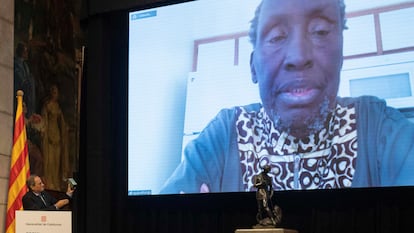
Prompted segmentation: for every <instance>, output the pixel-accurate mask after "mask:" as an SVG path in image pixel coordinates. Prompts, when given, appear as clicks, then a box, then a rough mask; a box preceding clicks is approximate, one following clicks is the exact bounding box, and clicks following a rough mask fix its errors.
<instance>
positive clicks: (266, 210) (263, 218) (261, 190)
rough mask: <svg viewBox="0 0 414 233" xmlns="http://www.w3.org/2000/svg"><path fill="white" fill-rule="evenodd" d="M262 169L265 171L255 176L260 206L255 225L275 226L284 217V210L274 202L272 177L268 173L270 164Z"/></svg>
mask: <svg viewBox="0 0 414 233" xmlns="http://www.w3.org/2000/svg"><path fill="white" fill-rule="evenodd" d="M262 169H263V171H262V172H261V173H260V174H258V175H255V176H254V178H253V181H254V187H255V188H256V189H257V191H256V200H257V207H258V212H257V215H256V219H257V222H258V224H257V225H256V226H255V227H256V228H260V227H275V226H276V225H277V224H279V223H280V221H281V219H282V210H281V209H280V207H279V206H277V205H275V206H274V205H273V203H272V196H273V188H272V179H271V178H270V176H269V175H268V173H269V172H270V166H269V165H265V166H263V168H262Z"/></svg>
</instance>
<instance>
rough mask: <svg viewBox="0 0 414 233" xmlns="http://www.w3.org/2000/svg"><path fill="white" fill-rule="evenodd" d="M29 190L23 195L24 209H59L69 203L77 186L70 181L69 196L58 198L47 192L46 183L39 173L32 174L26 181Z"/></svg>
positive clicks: (67, 193)
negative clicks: (73, 185) (74, 186)
mask: <svg viewBox="0 0 414 233" xmlns="http://www.w3.org/2000/svg"><path fill="white" fill-rule="evenodd" d="M26 185H27V187H28V188H29V191H28V192H27V193H26V194H25V195H24V196H23V199H22V201H23V209H24V210H59V209H62V208H63V207H64V206H66V205H67V204H69V200H70V199H71V198H72V195H73V192H74V191H75V188H73V187H72V186H71V185H70V184H69V183H68V189H67V191H66V196H67V198H64V199H61V200H56V198H54V197H53V196H52V195H50V194H49V193H47V192H45V191H44V190H45V184H43V182H42V179H41V178H40V177H39V176H38V175H31V176H30V177H29V178H28V179H27V182H26Z"/></svg>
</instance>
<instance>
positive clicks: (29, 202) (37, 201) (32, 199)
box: [22, 191, 57, 210]
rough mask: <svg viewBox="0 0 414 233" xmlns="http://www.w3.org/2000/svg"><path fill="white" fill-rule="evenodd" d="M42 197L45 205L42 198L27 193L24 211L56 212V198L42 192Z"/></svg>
mask: <svg viewBox="0 0 414 233" xmlns="http://www.w3.org/2000/svg"><path fill="white" fill-rule="evenodd" d="M40 195H42V196H43V199H44V200H45V202H46V205H45V203H43V201H42V199H41V198H40V196H37V195H36V194H35V193H33V192H32V191H29V192H27V193H26V194H25V195H24V196H23V198H22V201H23V209H24V210H56V207H55V206H54V204H55V203H56V202H57V200H56V198H54V197H53V196H52V195H50V194H49V193H47V192H42V193H41V194H40Z"/></svg>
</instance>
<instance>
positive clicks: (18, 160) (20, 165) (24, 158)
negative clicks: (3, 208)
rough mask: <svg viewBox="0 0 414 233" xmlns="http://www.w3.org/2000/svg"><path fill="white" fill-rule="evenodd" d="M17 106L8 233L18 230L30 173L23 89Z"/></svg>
mask: <svg viewBox="0 0 414 233" xmlns="http://www.w3.org/2000/svg"><path fill="white" fill-rule="evenodd" d="M16 94H17V96H16V98H17V107H16V116H15V124H14V134H13V147H12V154H11V159H10V175H9V192H8V198H7V216H6V233H15V232H16V221H15V212H16V210H22V209H23V204H22V197H23V196H24V194H26V192H27V188H26V180H27V178H28V177H29V175H30V165H29V150H28V147H27V136H26V126H25V124H24V113H23V94H24V93H23V91H21V90H18V91H17V93H16Z"/></svg>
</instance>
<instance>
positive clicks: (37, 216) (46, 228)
mask: <svg viewBox="0 0 414 233" xmlns="http://www.w3.org/2000/svg"><path fill="white" fill-rule="evenodd" d="M29 232H36V233H57V232H58V233H72V212H71V211H30V210H17V211H16V233H29Z"/></svg>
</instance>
